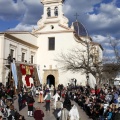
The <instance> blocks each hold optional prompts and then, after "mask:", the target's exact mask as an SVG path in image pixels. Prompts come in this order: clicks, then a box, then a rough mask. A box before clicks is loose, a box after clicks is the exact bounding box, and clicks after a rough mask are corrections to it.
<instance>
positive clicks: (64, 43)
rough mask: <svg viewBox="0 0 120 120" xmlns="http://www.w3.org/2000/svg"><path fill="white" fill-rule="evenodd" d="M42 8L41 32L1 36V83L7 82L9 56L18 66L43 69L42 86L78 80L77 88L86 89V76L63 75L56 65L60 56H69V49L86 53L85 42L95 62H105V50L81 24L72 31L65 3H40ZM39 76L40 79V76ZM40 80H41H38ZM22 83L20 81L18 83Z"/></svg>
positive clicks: (58, 0)
mask: <svg viewBox="0 0 120 120" xmlns="http://www.w3.org/2000/svg"><path fill="white" fill-rule="evenodd" d="M41 2H42V4H43V9H44V10H43V15H42V18H41V19H40V20H39V21H38V23H37V25H38V28H37V29H35V30H32V32H31V33H29V32H6V33H1V34H0V47H1V48H2V51H1V53H0V81H1V82H3V83H4V84H5V83H6V82H7V79H8V78H7V76H8V74H7V72H9V69H7V68H6V67H5V63H4V60H5V59H7V57H8V54H9V53H10V54H12V56H13V58H15V59H16V63H17V62H25V60H26V62H25V64H30V65H34V66H39V67H40V71H39V72H40V79H41V82H42V84H44V83H45V84H46V83H47V84H49V85H52V84H53V85H54V86H57V85H58V84H64V85H67V84H68V83H70V82H71V79H73V78H75V79H77V84H82V85H86V74H85V73H84V74H83V73H71V72H70V71H68V72H63V71H62V69H60V67H61V65H60V64H59V63H58V62H56V61H55V59H56V56H57V55H58V54H60V53H61V52H64V53H66V54H67V52H69V49H72V48H77V47H78V48H80V49H81V50H82V51H86V50H87V47H86V46H85V45H84V44H83V43H84V42H85V41H87V42H88V43H89V46H92V49H93V50H92V53H90V54H93V56H94V55H95V56H96V57H94V59H93V62H95V61H96V60H97V61H99V62H101V61H102V48H101V46H100V45H99V44H98V43H94V42H92V39H91V38H90V37H89V36H88V33H87V30H86V29H85V28H84V26H83V25H82V24H81V23H79V22H78V21H76V22H73V23H72V25H71V27H69V24H68V23H69V20H68V19H67V18H66V17H65V16H64V13H63V11H62V6H63V3H64V2H63V0H41ZM38 76H39V75H38ZM37 79H39V77H37ZM89 79H90V80H89V81H90V83H91V84H92V85H93V86H94V85H95V84H96V80H95V77H94V76H93V75H92V74H89ZM18 81H19V79H18Z"/></svg>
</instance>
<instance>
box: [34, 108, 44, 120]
mask: <svg viewBox="0 0 120 120" xmlns="http://www.w3.org/2000/svg"><path fill="white" fill-rule="evenodd" d="M43 117H44V113H43V111H42V110H40V108H39V107H37V108H36V110H35V112H34V118H35V120H43Z"/></svg>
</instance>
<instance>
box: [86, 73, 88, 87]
mask: <svg viewBox="0 0 120 120" xmlns="http://www.w3.org/2000/svg"><path fill="white" fill-rule="evenodd" d="M86 79H87V85H88V80H89V75H88V73H87V74H86Z"/></svg>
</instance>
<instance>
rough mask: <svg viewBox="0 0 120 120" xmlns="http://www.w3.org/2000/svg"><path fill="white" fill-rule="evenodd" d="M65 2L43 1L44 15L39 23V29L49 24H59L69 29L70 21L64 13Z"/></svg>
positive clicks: (57, 0) (58, 0) (61, 0)
mask: <svg viewBox="0 0 120 120" xmlns="http://www.w3.org/2000/svg"><path fill="white" fill-rule="evenodd" d="M64 1H65V0H41V3H42V4H43V15H42V19H40V20H39V21H38V23H37V25H38V27H39V28H42V27H44V26H45V25H46V24H49V23H57V24H61V25H63V26H66V27H68V19H67V18H66V17H65V16H64V14H63V12H62V8H63V3H64Z"/></svg>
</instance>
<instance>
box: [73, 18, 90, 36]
mask: <svg viewBox="0 0 120 120" xmlns="http://www.w3.org/2000/svg"><path fill="white" fill-rule="evenodd" d="M73 27H74V31H75V33H76V34H77V35H78V36H88V32H87V30H86V28H85V27H84V25H83V24H82V23H80V22H78V21H77V20H76V22H74V23H73Z"/></svg>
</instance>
